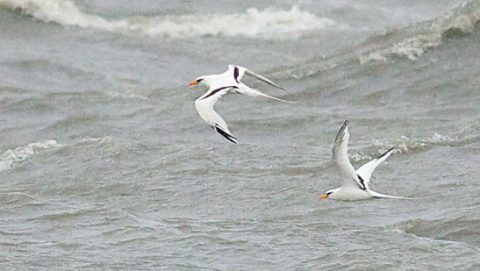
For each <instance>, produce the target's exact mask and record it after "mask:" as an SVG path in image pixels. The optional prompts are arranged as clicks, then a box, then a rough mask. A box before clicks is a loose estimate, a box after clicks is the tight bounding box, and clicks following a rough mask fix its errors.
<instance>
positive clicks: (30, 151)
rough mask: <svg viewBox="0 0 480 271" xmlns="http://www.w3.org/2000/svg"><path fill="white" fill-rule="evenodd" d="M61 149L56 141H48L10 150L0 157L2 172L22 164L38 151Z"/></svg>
mask: <svg viewBox="0 0 480 271" xmlns="http://www.w3.org/2000/svg"><path fill="white" fill-rule="evenodd" d="M59 147H61V145H60V144H58V143H57V141H55V140H48V141H45V142H35V143H30V144H28V145H26V146H21V147H18V148H16V149H13V150H8V151H6V152H4V153H3V154H2V155H0V172H2V171H5V170H9V169H11V168H12V167H13V165H14V163H17V162H21V161H23V160H25V159H27V158H29V157H31V156H32V155H34V154H35V153H37V152H38V151H41V150H48V149H56V148H59Z"/></svg>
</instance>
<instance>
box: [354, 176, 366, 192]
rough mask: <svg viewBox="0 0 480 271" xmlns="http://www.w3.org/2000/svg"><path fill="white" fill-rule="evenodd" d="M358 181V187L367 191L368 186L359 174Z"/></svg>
mask: <svg viewBox="0 0 480 271" xmlns="http://www.w3.org/2000/svg"><path fill="white" fill-rule="evenodd" d="M357 178H358V180H355V182H356V183H357V184H358V187H360V189H362V190H367V186H366V185H365V180H364V179H363V178H362V176H360V175H358V174H357Z"/></svg>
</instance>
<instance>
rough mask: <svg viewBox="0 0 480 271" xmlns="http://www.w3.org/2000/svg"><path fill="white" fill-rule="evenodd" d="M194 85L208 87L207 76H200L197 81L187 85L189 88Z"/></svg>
mask: <svg viewBox="0 0 480 271" xmlns="http://www.w3.org/2000/svg"><path fill="white" fill-rule="evenodd" d="M196 85H205V86H207V87H208V86H209V85H210V84H209V81H208V76H200V77H198V78H197V79H195V80H193V81H191V82H190V83H188V86H189V87H193V86H196Z"/></svg>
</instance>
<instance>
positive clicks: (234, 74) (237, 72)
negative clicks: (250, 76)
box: [233, 66, 240, 84]
mask: <svg viewBox="0 0 480 271" xmlns="http://www.w3.org/2000/svg"><path fill="white" fill-rule="evenodd" d="M239 75H240V71H239V70H238V67H237V66H235V68H233V78H234V79H235V82H237V84H240V82H238V76H239Z"/></svg>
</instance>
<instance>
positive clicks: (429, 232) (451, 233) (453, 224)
mask: <svg viewBox="0 0 480 271" xmlns="http://www.w3.org/2000/svg"><path fill="white" fill-rule="evenodd" d="M405 232H406V233H410V234H414V235H416V236H419V237H425V238H431V239H434V240H448V241H456V242H466V243H471V244H474V245H479V244H480V235H479V234H480V220H478V219H474V218H471V217H470V218H468V217H460V218H453V219H440V220H434V221H430V220H421V219H419V220H414V221H409V222H407V223H405Z"/></svg>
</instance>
